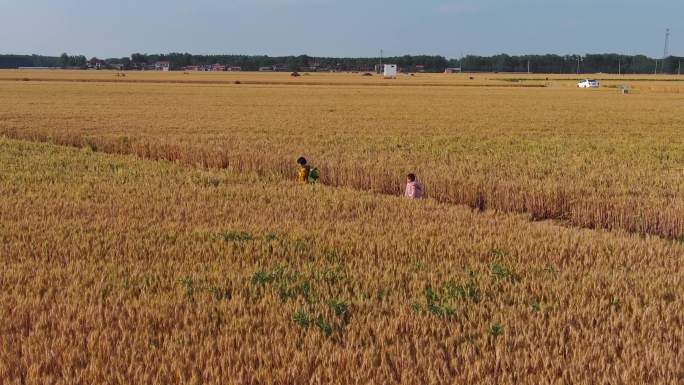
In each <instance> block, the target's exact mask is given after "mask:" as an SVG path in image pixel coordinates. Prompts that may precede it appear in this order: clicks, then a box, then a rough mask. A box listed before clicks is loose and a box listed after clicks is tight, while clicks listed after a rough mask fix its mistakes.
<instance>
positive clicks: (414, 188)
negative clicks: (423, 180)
mask: <svg viewBox="0 0 684 385" xmlns="http://www.w3.org/2000/svg"><path fill="white" fill-rule="evenodd" d="M404 196H405V197H406V198H409V199H422V198H423V185H422V184H420V182H418V181H417V180H416V174H413V173H410V174H408V175H406V189H405V190H404Z"/></svg>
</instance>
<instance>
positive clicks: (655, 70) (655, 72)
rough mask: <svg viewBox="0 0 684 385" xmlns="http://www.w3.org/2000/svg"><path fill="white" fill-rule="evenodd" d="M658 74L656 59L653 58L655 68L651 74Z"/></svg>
mask: <svg viewBox="0 0 684 385" xmlns="http://www.w3.org/2000/svg"><path fill="white" fill-rule="evenodd" d="M657 74H658V59H655V69H654V70H653V75H657Z"/></svg>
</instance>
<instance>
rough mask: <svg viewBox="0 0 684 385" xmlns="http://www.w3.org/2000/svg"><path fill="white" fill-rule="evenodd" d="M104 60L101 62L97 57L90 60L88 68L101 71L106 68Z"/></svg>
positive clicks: (87, 64)
mask: <svg viewBox="0 0 684 385" xmlns="http://www.w3.org/2000/svg"><path fill="white" fill-rule="evenodd" d="M104 64H105V63H104V60H100V59H98V58H96V57H94V58H92V59H90V60H88V63H86V66H87V67H88V68H91V69H95V70H99V69H101V68H102V67H104Z"/></svg>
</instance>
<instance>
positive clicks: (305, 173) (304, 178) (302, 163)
mask: <svg viewBox="0 0 684 385" xmlns="http://www.w3.org/2000/svg"><path fill="white" fill-rule="evenodd" d="M297 164H299V170H298V171H297V181H299V182H300V183H309V172H311V166H309V165H308V164H306V158H304V157H303V156H300V157H299V159H297Z"/></svg>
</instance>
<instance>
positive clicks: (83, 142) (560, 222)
mask: <svg viewBox="0 0 684 385" xmlns="http://www.w3.org/2000/svg"><path fill="white" fill-rule="evenodd" d="M0 136H4V137H5V138H8V139H14V140H24V141H27V142H33V143H51V144H56V145H60V146H64V147H72V148H80V149H83V148H89V149H91V150H92V151H95V152H101V153H105V154H111V155H132V156H136V157H138V158H140V159H145V160H152V161H169V162H175V163H179V164H183V165H185V166H188V167H194V168H198V169H217V170H221V169H223V170H231V171H238V172H254V173H256V174H258V175H261V176H264V175H277V176H279V177H280V178H282V179H288V178H289V179H292V175H291V174H290V173H288V172H287V171H285V170H287V169H288V166H287V165H285V164H282V165H281V167H279V168H273V169H263V168H251V167H249V166H245V165H244V164H238V165H237V166H236V165H234V164H232V163H228V162H227V163H225V164H224V165H220V166H215V165H208V164H206V163H205V164H199V163H192V162H188V161H185V160H184V159H167V158H165V157H163V156H159V153H156V152H154V151H150V149H149V147H148V152H147V153H143V152H139V151H116V150H114V151H112V150H108V149H104V150H102V149H98V148H96V147H94V144H92V143H90V142H89V141H88V140H87V139H85V138H81V139H80V141H73V138H70V139H71V141H69V142H65V141H60V140H55V139H54V138H48V137H45V138H36V137H33V138H27V137H24V136H22V135H18V134H15V135H12V134H9V135H8V133H4V134H3V133H0ZM326 170H328V171H330V170H329V169H326ZM320 183H321V184H323V185H326V186H330V187H336V188H344V187H346V188H350V189H352V190H357V191H367V192H372V193H376V194H381V195H393V196H397V195H398V194H401V191H397V190H395V189H392V188H390V189H378V188H364V187H362V186H359V185H349V184H344V183H338V182H337V181H336V180H326V179H322V180H321V182H320ZM428 198H429V199H432V200H434V201H435V202H438V203H444V204H453V205H461V206H467V207H470V208H471V209H473V210H475V211H477V212H484V211H485V210H494V211H499V212H505V213H512V214H526V215H529V220H530V221H531V222H542V221H552V222H553V223H554V224H555V225H557V226H560V227H564V228H577V229H589V230H598V229H602V230H608V231H613V230H619V231H625V232H626V233H628V234H643V235H651V236H657V237H660V238H662V239H665V240H673V239H677V237H668V236H665V235H663V234H661V233H658V232H648V231H646V232H643V231H641V232H640V231H633V230H630V229H626V228H620V227H618V228H613V227H609V226H600V225H599V226H583V225H581V224H578V223H573V222H572V221H571V220H568V216H569V211H556V212H551V213H549V212H544V213H540V212H530V211H529V210H502V209H500V208H491V207H489V205H488V202H487V199H486V197H485V193H484V192H479V193H477V196H476V197H475V200H470V201H465V200H458V199H455V198H452V197H449V196H447V195H439V196H429V197H428ZM561 198H562V197H561Z"/></svg>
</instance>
